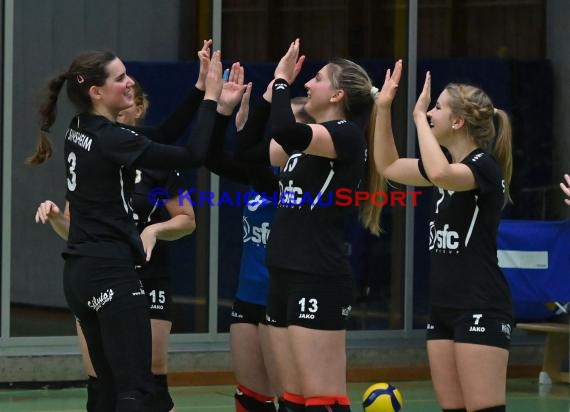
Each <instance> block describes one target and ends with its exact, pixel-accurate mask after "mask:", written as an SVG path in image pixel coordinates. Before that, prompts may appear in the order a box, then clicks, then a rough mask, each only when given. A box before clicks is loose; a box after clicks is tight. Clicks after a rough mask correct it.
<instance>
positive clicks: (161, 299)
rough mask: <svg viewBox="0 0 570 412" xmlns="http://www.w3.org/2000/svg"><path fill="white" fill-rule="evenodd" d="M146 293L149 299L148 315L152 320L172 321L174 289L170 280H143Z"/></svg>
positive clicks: (156, 278)
mask: <svg viewBox="0 0 570 412" xmlns="http://www.w3.org/2000/svg"><path fill="white" fill-rule="evenodd" d="M141 281H142V284H143V287H144V292H145V294H146V296H147V298H148V303H149V310H148V315H149V317H150V318H151V319H160V320H168V321H172V317H171V307H172V288H171V286H170V285H171V282H170V278H166V277H153V278H146V279H145V278H143V279H142V280H141Z"/></svg>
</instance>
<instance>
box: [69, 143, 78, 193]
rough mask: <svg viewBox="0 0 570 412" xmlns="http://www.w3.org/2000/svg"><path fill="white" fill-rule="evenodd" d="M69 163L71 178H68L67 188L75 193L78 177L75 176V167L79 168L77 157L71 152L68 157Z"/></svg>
mask: <svg viewBox="0 0 570 412" xmlns="http://www.w3.org/2000/svg"><path fill="white" fill-rule="evenodd" d="M67 162H68V163H69V177H68V178H67V188H68V189H69V191H70V192H73V191H74V190H75V188H76V187H77V175H76V174H75V166H77V157H76V156H75V153H73V152H69V155H68V156H67Z"/></svg>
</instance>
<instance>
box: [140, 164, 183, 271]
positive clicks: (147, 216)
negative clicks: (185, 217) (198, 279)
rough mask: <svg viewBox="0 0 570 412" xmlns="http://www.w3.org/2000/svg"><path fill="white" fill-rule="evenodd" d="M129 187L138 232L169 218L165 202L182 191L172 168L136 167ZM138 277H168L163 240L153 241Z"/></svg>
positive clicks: (179, 181)
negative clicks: (140, 168) (133, 179)
mask: <svg viewBox="0 0 570 412" xmlns="http://www.w3.org/2000/svg"><path fill="white" fill-rule="evenodd" d="M135 173H136V174H135V186H134V190H133V195H132V199H133V202H132V204H133V218H134V220H135V223H136V225H137V229H138V232H139V233H142V231H143V230H144V229H145V228H146V227H147V226H150V225H153V224H155V223H160V222H164V221H166V220H168V219H170V215H169V214H168V210H166V207H165V205H166V202H167V201H168V200H169V199H174V198H176V197H177V196H178V195H179V194H180V193H179V190H182V191H184V190H185V189H184V183H183V182H182V179H181V178H180V174H179V173H178V171H176V170H151V169H142V170H139V169H137V170H136V171H135ZM137 273H138V274H139V276H140V277H141V278H142V279H148V278H151V277H152V278H155V277H169V269H168V253H167V247H166V241H165V240H159V239H157V240H156V244H155V246H154V249H153V250H152V255H151V258H150V261H148V262H147V263H146V264H144V265H142V266H141V267H140V268H137Z"/></svg>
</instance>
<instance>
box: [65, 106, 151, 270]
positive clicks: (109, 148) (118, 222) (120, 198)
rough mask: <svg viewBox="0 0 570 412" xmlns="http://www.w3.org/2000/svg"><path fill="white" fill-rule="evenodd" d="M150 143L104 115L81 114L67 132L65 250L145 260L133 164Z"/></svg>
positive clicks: (67, 253) (69, 252) (68, 253)
mask: <svg viewBox="0 0 570 412" xmlns="http://www.w3.org/2000/svg"><path fill="white" fill-rule="evenodd" d="M150 144H151V141H150V140H149V139H147V138H146V137H144V136H141V135H139V134H137V133H136V132H134V131H132V130H129V129H126V128H122V127H118V126H117V125H116V124H115V123H113V122H111V121H110V120H108V119H106V118H105V117H102V116H96V115H93V114H89V113H82V114H79V115H77V116H76V117H74V118H73V119H72V121H71V124H70V125H69V129H68V130H67V132H66V134H65V144H64V156H65V162H66V176H67V194H66V199H67V201H68V202H69V208H70V214H71V222H70V226H69V236H68V240H67V246H66V248H65V250H64V256H66V255H82V256H95V257H108V258H119V259H134V261H135V262H138V263H141V262H142V261H144V251H143V246H142V242H141V239H140V237H139V233H138V231H137V228H136V226H135V225H134V224H133V216H132V205H131V193H132V191H133V186H134V184H135V170H134V169H133V168H132V167H131V165H132V164H133V163H134V162H135V160H136V159H137V158H138V157H139V156H140V155H141V153H143V151H144V150H145V149H146V148H147V147H148V146H149V145H150Z"/></svg>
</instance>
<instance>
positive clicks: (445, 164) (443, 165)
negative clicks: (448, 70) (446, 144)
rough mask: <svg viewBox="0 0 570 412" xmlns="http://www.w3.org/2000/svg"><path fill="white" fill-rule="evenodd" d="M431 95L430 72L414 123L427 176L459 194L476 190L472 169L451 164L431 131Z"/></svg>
mask: <svg viewBox="0 0 570 412" xmlns="http://www.w3.org/2000/svg"><path fill="white" fill-rule="evenodd" d="M430 93H431V75H430V73H429V72H428V73H427V74H426V80H425V82H424V88H423V90H422V93H421V94H420V97H419V98H418V101H417V103H416V107H415V108H414V122H415V124H416V129H417V131H418V141H419V143H420V152H421V154H422V162H423V165H424V168H425V171H426V174H427V175H428V177H429V179H430V181H431V182H432V183H433V184H434V185H436V186H437V187H441V188H442V189H446V190H453V191H457V192H461V191H467V190H472V189H475V188H477V187H478V184H477V181H476V180H475V176H474V175H473V172H472V171H471V169H470V168H469V167H468V166H467V165H465V164H463V163H449V161H448V160H447V158H446V157H445V155H444V154H443V151H442V150H441V148H440V146H439V143H438V142H437V140H436V138H435V136H434V135H433V132H432V131H431V128H430V126H429V123H428V120H427V108H428V105H429V102H430ZM463 127H465V125H463Z"/></svg>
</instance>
